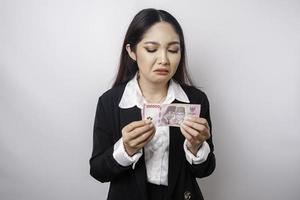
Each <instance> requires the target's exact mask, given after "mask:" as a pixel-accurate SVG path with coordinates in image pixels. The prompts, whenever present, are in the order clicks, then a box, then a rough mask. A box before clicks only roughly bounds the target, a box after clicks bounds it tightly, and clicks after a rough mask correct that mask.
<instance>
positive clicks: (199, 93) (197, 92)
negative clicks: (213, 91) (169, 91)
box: [180, 84, 208, 104]
mask: <svg viewBox="0 0 300 200" xmlns="http://www.w3.org/2000/svg"><path fill="white" fill-rule="evenodd" d="M180 86H181V87H182V89H183V90H184V92H185V93H186V95H187V96H188V98H189V100H190V101H191V103H206V104H208V97H207V95H206V93H205V92H204V91H203V90H201V89H199V88H196V87H195V86H190V85H185V84H180Z"/></svg>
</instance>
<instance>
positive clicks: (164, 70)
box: [154, 69, 169, 73]
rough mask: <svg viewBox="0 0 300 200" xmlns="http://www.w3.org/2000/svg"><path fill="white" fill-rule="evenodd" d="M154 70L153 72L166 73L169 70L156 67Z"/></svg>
mask: <svg viewBox="0 0 300 200" xmlns="http://www.w3.org/2000/svg"><path fill="white" fill-rule="evenodd" d="M154 71H155V72H161V73H168V72H169V70H167V69H156V70H154Z"/></svg>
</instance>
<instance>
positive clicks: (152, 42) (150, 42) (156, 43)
mask: <svg viewBox="0 0 300 200" xmlns="http://www.w3.org/2000/svg"><path fill="white" fill-rule="evenodd" d="M144 44H155V45H159V43H158V42H154V41H147V42H144ZM172 44H180V42H178V41H172V42H169V43H168V45H172Z"/></svg>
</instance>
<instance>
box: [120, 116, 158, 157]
mask: <svg viewBox="0 0 300 200" xmlns="http://www.w3.org/2000/svg"><path fill="white" fill-rule="evenodd" d="M154 133H155V126H154V124H153V123H152V122H151V120H141V121H134V122H131V123H130V124H128V125H126V126H125V127H124V128H123V129H122V137H123V143H124V148H125V151H126V152H127V154H128V155H129V156H133V155H134V154H135V153H136V152H138V151H139V150H140V149H141V148H143V147H144V146H145V145H146V144H147V143H148V142H149V141H150V140H151V139H152V138H153V136H154Z"/></svg>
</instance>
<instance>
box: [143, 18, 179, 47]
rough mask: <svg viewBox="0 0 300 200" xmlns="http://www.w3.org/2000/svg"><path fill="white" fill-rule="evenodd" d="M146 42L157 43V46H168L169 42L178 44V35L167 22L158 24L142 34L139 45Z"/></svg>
mask: <svg viewBox="0 0 300 200" xmlns="http://www.w3.org/2000/svg"><path fill="white" fill-rule="evenodd" d="M147 41H153V42H157V43H159V44H168V43H170V42H174V41H177V42H180V40H179V35H178V34H177V33H176V31H175V30H174V28H173V27H172V25H171V24H169V23H167V22H158V23H156V24H154V25H153V26H151V27H150V28H149V29H148V30H147V31H146V32H145V34H144V36H143V39H142V40H141V43H145V42H147Z"/></svg>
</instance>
